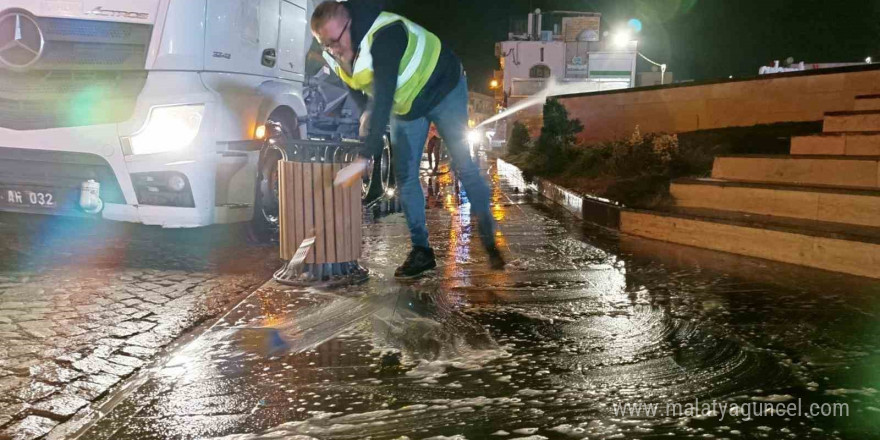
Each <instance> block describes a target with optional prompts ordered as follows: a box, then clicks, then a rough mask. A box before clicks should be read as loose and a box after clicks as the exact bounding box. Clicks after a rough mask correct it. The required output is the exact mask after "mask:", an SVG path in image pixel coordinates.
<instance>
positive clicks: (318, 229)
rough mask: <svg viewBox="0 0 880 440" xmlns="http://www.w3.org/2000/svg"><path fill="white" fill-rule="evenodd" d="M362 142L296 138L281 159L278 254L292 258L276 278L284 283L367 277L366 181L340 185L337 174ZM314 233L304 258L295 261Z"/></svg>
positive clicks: (345, 280) (284, 147)
mask: <svg viewBox="0 0 880 440" xmlns="http://www.w3.org/2000/svg"><path fill="white" fill-rule="evenodd" d="M359 145H360V144H352V143H347V142H338V143H331V142H323V141H322V142H316V141H293V142H292V143H291V145H285V146H283V147H279V149H282V148H283V152H282V160H280V161H278V186H279V206H280V209H279V228H280V240H279V241H280V254H281V258H282V259H283V260H286V261H289V262H288V263H286V264H285V266H284V267H282V268H281V270H279V271H278V272H276V276H275V279H276V280H277V281H279V282H282V283H286V284H307V285H313V284H319V283H349V282H358V281H362V280H364V279H365V278H366V275H367V272H366V270H365V269H363V268H362V267H361V266H360V265H359V264H358V259H359V258H360V256H361V250H362V238H363V237H362V235H361V227H362V222H363V209H362V202H361V192H362V186H361V185H360V184H355V185H352V186H351V187H348V188H344V187H336V186H334V185H333V179H334V178H335V177H336V173H337V172H338V171H339V170H341V169H342V168H344V167H345V166H346V165H348V164H350V163H351V162H352V161H353V160H354V159H355V157H356V153H357V149H358V147H359ZM310 237H314V238H315V241H314V244H313V245H312V246H311V249H309V251H308V254H306V255H305V259H304V260H302V259H300V260H301V262H300V261H294V260H293V259H294V256H295V254H296V252H297V249H298V248H299V247H300V244H301V243H303V241H304V240H306V239H308V238H310Z"/></svg>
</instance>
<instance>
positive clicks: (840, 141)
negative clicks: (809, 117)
mask: <svg viewBox="0 0 880 440" xmlns="http://www.w3.org/2000/svg"><path fill="white" fill-rule="evenodd" d="M791 154H793V155H805V154H819V155H844V156H880V132H861V133H855V132H854V133H821V134H815V135H810V136H795V137H793V138H791Z"/></svg>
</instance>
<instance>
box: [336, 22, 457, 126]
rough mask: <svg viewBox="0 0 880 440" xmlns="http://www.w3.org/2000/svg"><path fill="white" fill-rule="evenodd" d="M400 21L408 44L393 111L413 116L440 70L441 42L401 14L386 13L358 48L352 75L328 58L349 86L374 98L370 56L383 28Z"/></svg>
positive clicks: (398, 77) (400, 71)
mask: <svg viewBox="0 0 880 440" xmlns="http://www.w3.org/2000/svg"><path fill="white" fill-rule="evenodd" d="M398 21H400V22H402V23H403V24H404V27H405V28H406V33H407V40H408V42H407V45H406V52H404V54H403V58H402V59H401V60H400V68H399V69H398V72H397V89H396V90H395V91H394V104H393V106H392V108H391V111H392V112H393V113H394V114H397V115H405V114H407V113H409V110H410V108H411V107H412V103H413V101H415V99H416V96H418V94H419V92H421V91H422V88H424V87H425V84H426V83H427V82H428V79H429V78H430V77H431V74H432V73H434V68H435V67H437V59H438V58H440V39H439V38H437V36H436V35H434V34H432V33H431V32H428V30H426V29H425V28H423V27H421V26H419V25H417V24H415V23H413V22H412V21H410V20H407V19H406V18H404V17H401V16H400V15H397V14H392V13H390V12H382V13H381V14H379V17H378V18H376V21H375V22H374V23H373V26H372V27H370V30H369V31H367V35H365V36H364V39H363V40H361V42H360V45H359V46H358V53H357V56H356V58H355V60H354V63H353V64H354V68H353V69H352V70H353V72H352V74H351V75H349V74H347V73H346V72H345V70H343V69H342V67H340V66H339V63H337V62H336V60H335V59H334V58H333V57H332V56H331V55H330V54H329V53H327V52H324V59H325V60H326V61H327V64H329V65H330V68H331V69H333V71H334V72H336V75H338V76H339V78H340V79H341V80H342V81H343V82H344V83H345V84H347V85H348V86H349V87H351V88H352V89H354V90H360V91H362V92H364V93H366V94H367V95H369V96H373V56H372V55H371V53H370V48H371V46H372V44H373V37H374V36H375V35H376V32H378V31H379V30H380V29H382V28H384V27H386V26H388V25H390V24H392V23H395V22H398Z"/></svg>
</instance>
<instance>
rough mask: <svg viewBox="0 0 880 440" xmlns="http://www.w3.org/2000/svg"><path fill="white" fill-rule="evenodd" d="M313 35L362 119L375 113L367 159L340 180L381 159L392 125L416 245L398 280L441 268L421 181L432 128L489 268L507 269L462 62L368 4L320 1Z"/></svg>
mask: <svg viewBox="0 0 880 440" xmlns="http://www.w3.org/2000/svg"><path fill="white" fill-rule="evenodd" d="M311 29H312V33H313V34H314V36H315V38H316V39H317V40H318V42H320V44H321V46H322V48H323V50H324V59H325V60H326V61H327V64H329V65H330V68H331V69H333V71H334V72H335V73H336V75H338V76H339V78H340V79H341V80H342V82H344V83H345V84H346V85H347V86H348V88H349V91H350V94H351V96H352V97H353V98H354V100H355V102H357V103H358V105H359V106H360V107H361V110H363V111H364V115H369V116H368V117H366V118H361V123H362V125H363V126H366V127H367V130H366V140H365V143H364V148H363V151H361V157H359V158H358V159H357V160H356V161H355V162H354V163H353V164H352V165H350V166H348V167H346V168H345V169H343V170H341V171H340V172H339V174H338V175H337V179H336V180H337V181H339V182H342V183H343V184H347V185H351V184H352V183H353V182H354V181H355V180H356V179H358V178H359V177H360V173H362V172H363V171H364V170H366V168H367V163H368V158H373V157H377V156H378V155H379V154H380V153H381V151H382V147H383V141H382V136H383V133H384V132H385V127H386V126H387V125H388V123H389V119H390V123H391V144H392V146H393V147H392V148H393V149H394V170H395V173H396V174H395V175H396V178H397V185H398V189H399V193H400V199H401V203H402V204H403V212H404V214H405V215H406V222H407V226H409V231H410V238H411V240H412V246H413V247H412V250H411V251H410V253H409V256H407V258H406V261H404V263H403V264H402V265H401V266H400V267H398V268H397V270H396V271H395V276H396V277H399V278H412V277H416V276H419V275H420V274H421V273H422V272H424V271H426V270H430V269H433V268H434V267H436V262H435V260H434V251H433V249H432V248H431V245H430V243H429V242H428V228H427V225H426V223H425V196H424V193H423V192H422V186H421V183H420V182H419V164H420V162H421V160H422V150H423V148H424V146H425V140H426V137H427V135H428V127H429V125H430V124H431V123H432V122H433V123H434V124H435V125H436V126H437V130H438V132H439V133H440V137H442V138H443V140H444V142H445V144H446V146H447V151H448V152H449V155H450V158H451V159H452V168H453V170H454V171H455V174H456V177H457V178H458V179H459V180H460V181H461V183H462V185H463V186H464V189H465V191H466V192H467V195H468V198H469V200H470V203H471V214H472V215H474V216H476V218H477V222H478V225H479V232H480V239H481V240H482V242H483V245H484V246H485V248H486V251H487V254H488V257H489V258H488V259H489V265H490V267H492V268H493V269H499V270H500V269H503V268H504V259H503V258H502V256H501V253H500V252H499V251H498V247H497V246H496V244H495V221H494V219H493V218H492V213H491V211H490V209H489V196H490V193H489V186H488V185H487V184H486V181H485V180H484V179H483V177H482V176H481V175H480V172H479V169H478V168H477V166H476V165H475V164H474V162H473V161H472V160H471V156H470V148H469V145H468V142H467V138H466V131H467V128H468V125H467V121H468V114H467V102H468V92H467V80H466V78H465V75H464V69H463V68H462V66H461V61H459V59H458V57H456V56H455V54H453V53H452V51H451V50H450V49H449V48H448V46H447V45H445V44H443V43H442V42H441V41H440V39H439V38H437V36H436V35H434V34H433V33H431V32H429V31H427V30H426V29H425V28H423V27H421V26H419V25H417V24H415V23H413V22H412V21H410V20H408V19H406V18H405V17H401V16H399V15H396V14H392V13H390V12H384V11H381V10H380V9H379V8H378V7H376V6H374V5H373V4H372V3H371V2H370V0H349V1H346V2H339V3H337V2H334V1H329V2H325V3H322V4H320V5H319V6H318V7H317V8H315V12H314V13H313V14H312V21H311Z"/></svg>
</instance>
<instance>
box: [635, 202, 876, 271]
mask: <svg viewBox="0 0 880 440" xmlns="http://www.w3.org/2000/svg"><path fill="white" fill-rule="evenodd" d="M620 230H621V232H624V233H627V234H631V235H636V236H640V237H646V238H652V239H656V240H661V241H666V242H671V243H677V244H683V245H688V246H695V247H701V248H706V249H712V250H716V251H722V252H730V253H734V254H740V255H747V256H751V257H757V258H764V259H768V260H775V261H781V262H785V263H791V264H798V265H802V266H809V267H814V268H818V269H824V270H830V271H835V272H843V273H848V274H852V275H858V276H864V277H870V278H880V228H870V227H854V226H853V225H848V224H841V223H829V222H819V221H815V220H803V219H791V218H783V217H771V216H760V215H752V214H747V213H741V212H731V211H718V210H708V209H689V208H674V209H673V210H672V211H670V212H658V211H650V212H649V211H634V210H624V211H623V212H621V218H620Z"/></svg>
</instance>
